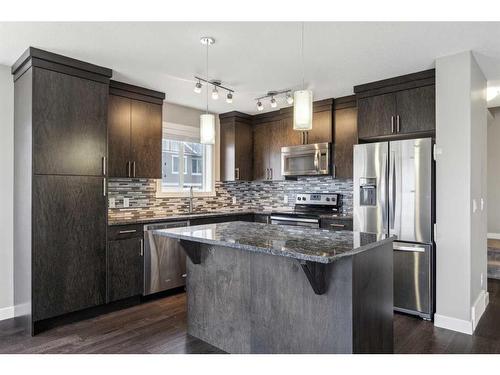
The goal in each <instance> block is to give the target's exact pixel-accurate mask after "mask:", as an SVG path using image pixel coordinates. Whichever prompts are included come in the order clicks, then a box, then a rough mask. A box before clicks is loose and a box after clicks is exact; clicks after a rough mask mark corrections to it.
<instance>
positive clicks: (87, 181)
mask: <svg viewBox="0 0 500 375" xmlns="http://www.w3.org/2000/svg"><path fill="white" fill-rule="evenodd" d="M12 74H13V75H14V123H15V126H14V154H15V157H14V163H15V171H16V173H15V175H14V187H15V188H14V228H15V229H14V249H15V251H14V274H15V276H14V277H15V280H16V283H15V285H14V304H15V307H14V308H15V315H16V317H18V318H19V321H20V322H21V321H22V322H25V323H26V327H25V328H27V329H29V330H30V332H31V333H32V334H33V333H36V332H37V330H38V329H39V327H41V326H44V324H45V323H46V322H47V321H48V320H50V319H51V318H55V317H57V316H60V315H63V314H67V313H72V312H76V311H79V310H82V309H86V308H90V307H95V306H98V305H101V304H103V303H104V302H105V297H106V223H107V208H106V177H107V176H106V173H105V172H106V171H105V170H106V168H105V161H106V156H107V155H106V134H107V131H106V112H107V104H108V91H109V79H110V77H111V75H112V71H111V70H110V69H107V68H104V67H100V66H96V65H93V64H89V63H86V62H83V61H78V60H75V59H71V58H68V57H65V56H61V55H57V54H54V53H51V52H47V51H43V50H40V49H37V48H32V47H30V48H28V50H26V52H25V53H24V54H23V55H22V56H21V57H20V58H19V59H18V61H17V62H16V63H15V64H14V66H13V67H12Z"/></svg>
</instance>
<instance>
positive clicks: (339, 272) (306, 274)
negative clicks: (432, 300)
mask: <svg viewBox="0 0 500 375" xmlns="http://www.w3.org/2000/svg"><path fill="white" fill-rule="evenodd" d="M154 232H155V235H159V236H165V237H171V238H174V239H177V240H179V241H180V244H181V246H182V248H183V250H184V252H185V253H186V255H187V257H186V269H187V272H186V273H187V280H186V291H187V305H188V307H187V311H188V323H187V327H188V334H190V335H192V336H195V337H198V338H199V339H201V340H204V341H206V342H208V343H209V344H211V345H214V346H216V347H218V348H220V349H222V350H224V351H226V352H230V353H392V351H393V277H392V275H393V269H392V264H393V250H392V241H393V238H392V237H389V238H385V236H381V235H376V234H370V233H357V232H350V231H338V232H334V231H329V230H321V229H311V228H306V227H296V226H281V225H273V224H262V223H252V222H238V221H234V222H226V223H218V224H208V225H195V226H191V227H183V228H169V229H160V230H156V231H154Z"/></svg>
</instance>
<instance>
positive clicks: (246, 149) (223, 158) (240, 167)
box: [219, 112, 253, 181]
mask: <svg viewBox="0 0 500 375" xmlns="http://www.w3.org/2000/svg"><path fill="white" fill-rule="evenodd" d="M219 119H220V180H221V181H237V180H243V181H251V180H252V179H253V161H252V152H253V129H252V117H251V116H250V115H247V114H244V113H241V112H229V113H224V114H221V115H220V116H219Z"/></svg>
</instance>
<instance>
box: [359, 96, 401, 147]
mask: <svg viewBox="0 0 500 375" xmlns="http://www.w3.org/2000/svg"><path fill="white" fill-rule="evenodd" d="M395 115H396V98H395V94H392V93H391V94H384V95H377V96H371V97H368V98H362V99H359V100H358V134H359V138H360V139H366V138H373V137H380V136H384V135H391V134H393V132H392V128H391V117H392V116H395Z"/></svg>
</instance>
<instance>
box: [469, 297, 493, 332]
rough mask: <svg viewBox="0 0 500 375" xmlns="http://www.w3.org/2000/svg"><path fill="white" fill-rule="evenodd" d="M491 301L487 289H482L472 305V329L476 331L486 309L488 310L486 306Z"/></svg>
mask: <svg viewBox="0 0 500 375" xmlns="http://www.w3.org/2000/svg"><path fill="white" fill-rule="evenodd" d="M489 302H490V295H489V293H488V292H487V291H486V290H481V292H480V293H479V295H478V296H477V298H476V301H475V302H474V305H472V310H471V316H472V331H474V330H475V329H476V327H477V325H478V323H479V320H481V317H482V316H483V313H484V311H485V310H486V306H488V303H489Z"/></svg>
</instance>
